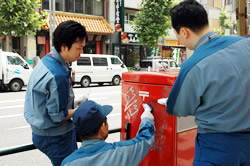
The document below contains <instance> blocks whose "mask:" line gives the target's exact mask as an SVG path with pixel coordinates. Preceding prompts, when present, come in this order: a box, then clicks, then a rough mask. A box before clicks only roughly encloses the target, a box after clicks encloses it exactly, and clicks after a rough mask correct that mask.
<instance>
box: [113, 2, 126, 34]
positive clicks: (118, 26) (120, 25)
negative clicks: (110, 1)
mask: <svg viewBox="0 0 250 166" xmlns="http://www.w3.org/2000/svg"><path fill="white" fill-rule="evenodd" d="M123 8H124V0H115V31H116V32H122V31H123V29H124V19H123V16H124V14H123Z"/></svg>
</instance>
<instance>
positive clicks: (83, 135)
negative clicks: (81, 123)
mask: <svg viewBox="0 0 250 166" xmlns="http://www.w3.org/2000/svg"><path fill="white" fill-rule="evenodd" d="M103 123H104V124H105V125H107V117H105V118H104V120H103V122H102V123H101V124H98V126H97V127H96V128H95V129H93V130H91V131H90V132H88V133H81V131H77V133H78V135H79V137H80V138H81V140H87V139H90V138H92V137H94V136H97V135H98V133H99V130H100V128H101V126H102V124H103Z"/></svg>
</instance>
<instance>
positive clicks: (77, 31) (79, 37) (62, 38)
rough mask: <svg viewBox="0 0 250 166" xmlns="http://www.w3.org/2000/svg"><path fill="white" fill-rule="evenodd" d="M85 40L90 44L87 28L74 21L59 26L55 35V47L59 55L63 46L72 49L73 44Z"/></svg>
mask: <svg viewBox="0 0 250 166" xmlns="http://www.w3.org/2000/svg"><path fill="white" fill-rule="evenodd" d="M83 40H85V41H86V43H87V42H88V34H87V32H86V29H85V27H84V26H83V25H81V24H80V23H78V22H75V21H72V20H69V21H65V22H62V23H61V24H59V25H58V26H57V28H56V30H55V31H54V33H53V45H54V47H55V49H56V50H57V52H59V53H60V52H61V46H63V45H65V46H67V47H68V49H70V48H71V46H72V44H73V43H75V42H78V41H83Z"/></svg>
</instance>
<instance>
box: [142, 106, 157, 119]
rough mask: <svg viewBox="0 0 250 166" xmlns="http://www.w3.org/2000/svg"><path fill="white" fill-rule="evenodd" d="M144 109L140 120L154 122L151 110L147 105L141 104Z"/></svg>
mask: <svg viewBox="0 0 250 166" xmlns="http://www.w3.org/2000/svg"><path fill="white" fill-rule="evenodd" d="M142 106H143V108H144V112H143V113H142V114H141V119H143V118H148V119H150V120H154V116H153V114H152V113H151V111H152V108H151V107H150V106H149V105H148V104H142Z"/></svg>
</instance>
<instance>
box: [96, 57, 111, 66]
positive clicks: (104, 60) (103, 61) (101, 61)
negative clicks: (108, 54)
mask: <svg viewBox="0 0 250 166" xmlns="http://www.w3.org/2000/svg"><path fill="white" fill-rule="evenodd" d="M93 65H94V66H108V61H107V58H98V57H93Z"/></svg>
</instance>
